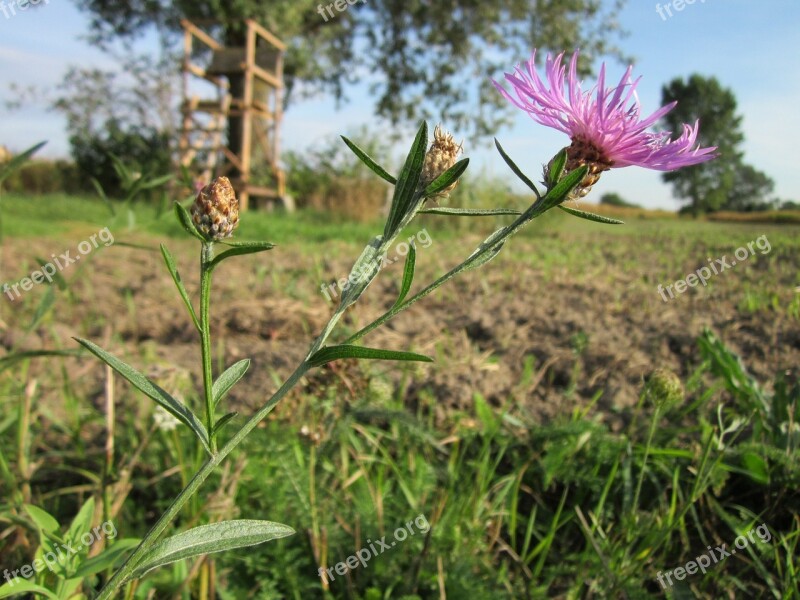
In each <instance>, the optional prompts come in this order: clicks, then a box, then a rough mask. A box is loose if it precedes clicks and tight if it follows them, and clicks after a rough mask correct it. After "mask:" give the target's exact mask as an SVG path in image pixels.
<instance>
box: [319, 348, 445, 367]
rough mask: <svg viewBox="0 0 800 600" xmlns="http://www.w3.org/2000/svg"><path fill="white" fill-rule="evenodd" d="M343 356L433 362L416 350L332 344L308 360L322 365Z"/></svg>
mask: <svg viewBox="0 0 800 600" xmlns="http://www.w3.org/2000/svg"><path fill="white" fill-rule="evenodd" d="M342 358H364V359H367V360H403V361H413V362H433V359H432V358H431V357H429V356H425V355H424V354H416V353H414V352H399V351H397V350H382V349H380V348H365V347H363V346H350V345H342V346H330V347H329V348H323V349H322V350H320V351H318V352H316V353H314V354H312V355H311V356H310V357H309V359H308V362H309V364H310V365H311V366H314V367H320V366H322V365H324V364H327V363H329V362H331V361H334V360H339V359H342Z"/></svg>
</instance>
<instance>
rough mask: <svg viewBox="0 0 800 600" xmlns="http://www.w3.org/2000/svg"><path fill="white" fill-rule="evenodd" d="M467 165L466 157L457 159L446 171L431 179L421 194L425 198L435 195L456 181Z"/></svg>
mask: <svg viewBox="0 0 800 600" xmlns="http://www.w3.org/2000/svg"><path fill="white" fill-rule="evenodd" d="M468 166H469V159H468V158H464V159H462V160H460V161H458V162H457V163H456V164H454V165H453V166H452V167H450V168H449V169H447V171H445V172H444V173H442V174H441V175H439V176H438V177H437V178H436V179H434V180H433V181H431V182H430V183H429V184H428V187H426V188H425V191H424V192H423V193H422V195H423V196H424V197H425V198H430V197H431V196H435V195H436V194H438V193H439V192H441V191H442V190H445V189H447V188H449V187H450V186H451V185H453V184H454V183H455V182H456V181H458V178H459V177H461V175H463V174H464V171H466V170H467V167H468Z"/></svg>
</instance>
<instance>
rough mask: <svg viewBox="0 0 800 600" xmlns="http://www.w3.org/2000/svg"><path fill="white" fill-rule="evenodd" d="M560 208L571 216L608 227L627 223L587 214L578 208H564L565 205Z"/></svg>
mask: <svg viewBox="0 0 800 600" xmlns="http://www.w3.org/2000/svg"><path fill="white" fill-rule="evenodd" d="M558 208H560V209H561V210H563V211H564V212H568V213H569V214H571V215H573V216H575V217H579V218H581V219H586V220H587V221H595V222H597V223H606V224H607V225H624V224H625V221H620V220H618V219H612V218H611V217H604V216H603V215H596V214H594V213H590V212H586V211H583V210H578V209H577V208H572V207H570V206H564V205H563V204H562V205H560V206H559V207H558Z"/></svg>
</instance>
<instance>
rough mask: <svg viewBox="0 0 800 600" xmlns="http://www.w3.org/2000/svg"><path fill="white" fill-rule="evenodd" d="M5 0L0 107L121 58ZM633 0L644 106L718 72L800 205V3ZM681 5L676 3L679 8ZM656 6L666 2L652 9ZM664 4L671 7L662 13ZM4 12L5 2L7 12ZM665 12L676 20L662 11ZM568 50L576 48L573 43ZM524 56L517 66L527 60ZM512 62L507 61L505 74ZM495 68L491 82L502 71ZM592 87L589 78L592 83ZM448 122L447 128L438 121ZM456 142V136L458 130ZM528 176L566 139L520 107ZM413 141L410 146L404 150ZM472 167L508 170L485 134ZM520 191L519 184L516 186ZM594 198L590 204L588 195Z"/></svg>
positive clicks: (35, 125) (631, 188)
mask: <svg viewBox="0 0 800 600" xmlns="http://www.w3.org/2000/svg"><path fill="white" fill-rule="evenodd" d="M19 1H20V0H0V107H4V106H5V102H6V101H8V100H10V99H12V98H11V93H10V90H9V85H10V84H11V83H15V84H17V85H18V86H20V87H21V88H25V87H27V86H30V85H35V86H37V87H40V88H51V89H52V88H55V86H57V85H58V83H59V82H60V81H61V79H62V77H63V75H64V73H65V72H66V70H67V68H68V66H69V65H75V64H79V65H81V66H83V67H90V66H91V67H97V68H103V69H112V68H114V67H115V66H116V65H115V63H114V62H113V61H112V60H111V59H109V58H108V57H107V56H105V55H104V54H102V53H101V52H100V51H98V50H96V49H94V48H93V47H91V46H90V45H89V44H87V43H86V42H85V41H83V40H82V36H83V35H85V34H86V33H87V30H88V19H87V17H86V15H85V14H82V13H80V12H79V11H78V10H77V9H76V8H75V6H74V4H73V3H72V2H70V1H69V0H39V2H38V5H37V6H35V7H29V8H28V9H27V10H25V11H21V10H19V8H18V6H17V5H14V8H13V9H12V2H19ZM688 2H689V0H683V3H681V0H668V1H667V2H663V1H662V2H660V3H656V2H653V1H651V0H628V3H627V6H626V7H625V9H624V10H623V13H622V15H621V18H620V23H621V25H622V28H623V29H625V30H627V31H628V33H629V35H628V36H627V37H625V38H624V39H622V40H621V41H619V45H620V46H621V48H622V50H623V52H624V53H626V54H627V55H629V56H631V57H633V58H634V61H635V62H634V65H635V68H634V76H639V75H641V76H642V81H641V82H640V84H639V88H638V92H639V98H640V100H641V103H642V107H643V113H645V114H649V113H651V112H653V111H655V110H656V109H657V108H659V101H660V96H661V86H662V85H664V84H665V83H667V82H669V81H671V80H672V79H674V78H676V77H683V78H685V77H687V76H689V75H690V74H692V73H699V74H701V75H705V76H711V75H713V76H716V77H717V78H718V79H719V80H720V82H721V83H722V85H723V86H724V87H727V88H730V89H731V90H732V91H733V93H734V94H735V96H736V98H737V101H738V104H739V113H740V114H741V115H743V117H744V119H743V123H742V128H743V131H744V134H745V144H744V147H743V148H744V151H745V160H746V161H747V162H748V163H750V164H752V165H753V166H755V167H756V168H757V169H759V170H762V171H764V172H765V173H767V174H768V175H769V176H770V177H772V178H773V179H774V180H775V195H776V196H778V197H779V198H782V199H794V200H800V193H798V191H797V190H798V189H800V168H798V167H797V164H796V163H795V160H797V158H798V152H797V150H796V148H797V147H798V143H797V140H798V139H800V61H798V58H800V35H798V33H797V32H798V29H800V1H798V0H695V1H694V2H693V3H691V4H689V3H688ZM681 4H682V6H683V9H682V10H680V11H678V10H676V8H675V7H676V5H677V6H680V5H681ZM657 5H658V6H661V7H662V8H664V10H662V11H661V14H659V11H658V10H657ZM666 6H669V7H670V9H671V10H669V11H667V10H666ZM4 7H5V8H4ZM670 13H671V15H672V16H669V14H670ZM568 50H571V49H568ZM527 58H528V57H527V56H520V57H519V58H518V60H517V61H514V62H518V61H523V60H526V59H527ZM513 66H514V64H513V63H511V64H509V65H508V68H507V69H506V71H511V70H512V68H513ZM625 66H626V65H623V64H620V63H619V62H617V61H615V60H613V59H612V60H611V61H609V65H608V67H607V68H608V78H607V80H608V81H618V79H619V77H621V75H622V73H623V72H624V70H625ZM502 75H503V74H502V73H497V74H496V78H498V79H499V78H502ZM586 83H587V87H588V84H591V81H589V80H587V82H586ZM347 93H348V96H349V98H350V101H349V102H347V103H346V104H344V105H343V106H342V107H341V108H339V109H337V108H336V107H335V103H334V101H333V99H331V98H326V97H320V98H316V99H313V100H308V101H304V102H302V103H297V104H293V105H292V106H290V108H289V110H288V112H287V113H286V118H285V121H284V126H283V130H282V145H283V147H284V148H288V149H292V150H303V149H304V148H307V147H309V146H310V145H312V144H315V143H318V142H319V140H320V139H322V138H326V137H331V136H335V135H338V134H342V133H344V134H347V133H351V132H354V131H357V130H358V129H359V128H360V126H361V125H365V124H366V125H369V126H370V127H373V126H374V124H375V123H376V119H374V118H373V117H372V116H371V115H372V109H373V104H372V101H371V99H370V97H369V96H368V93H367V91H366V86H365V85H361V86H355V87H352V88H349V89H348V90H347ZM2 110H3V112H4V113H5V114H3V115H2V118H1V119H0V145H5V146H7V147H8V148H10V149H11V150H12V151H20V150H23V149H25V148H27V147H29V146H31V145H33V144H34V143H36V142H38V141H41V140H48V145H47V146H46V147H45V149H44V151H43V152H42V155H43V156H47V157H66V156H68V154H69V145H68V142H67V136H66V132H65V120H64V118H63V117H62V116H61V115H59V114H57V113H53V112H51V111H48V110H47V109H46V107H44V106H42V105H40V104H37V103H36V102H31V103H30V104H26V105H23V106H22V107H21V108H20V109H19V110H14V111H8V110H6V109H5V108H2ZM445 125H446V123H445ZM454 134H455V135H456V137H457V138H459V132H458V131H454ZM496 136H497V138H498V139H499V140H500V142H501V143H502V144H503V146H504V148H505V149H506V151H507V152H508V153H509V154H510V155H511V157H512V158H514V159H515V160H516V161H517V163H518V164H519V165H520V166H521V167H522V168H523V170H524V171H526V172H527V173H529V174H530V175H531V176H532V177H535V178H538V176H539V174H540V171H541V164H542V163H545V162H547V161H548V160H549V159H550V157H552V156H553V155H554V154H555V153H556V152H557V151H558V150H559V149H560V148H562V147H563V146H565V145H566V141H567V140H566V139H565V137H564V135H563V134H561V133H559V132H555V131H551V130H549V129H547V128H545V127H542V126H540V125H538V124H536V123H534V122H533V121H532V120H531V119H530V117H528V116H527V115H526V114H524V113H522V112H521V111H520V112H518V114H517V118H516V120H515V122H514V124H513V125H512V126H511V127H507V128H504V129H502V130H500V131H498V132H497V133H496ZM410 142H411V138H410V137H409V140H408V144H409V145H410ZM466 155H467V156H469V157H470V159H471V161H472V167H471V168H477V169H478V170H480V171H483V172H485V173H487V174H489V175H492V176H497V177H505V176H506V174H508V176H509V178H510V179H509V181H511V180H513V177H514V176H513V175H511V174H510V172H508V170H507V167H506V166H505V164H504V163H503V162H502V159H501V158H500V157H499V155H498V154H497V152H496V150H494V148H493V147H492V146H491V142H490V141H486V142H485V143H483V144H481V145H479V146H477V147H467V148H466ZM513 187H514V188H515V189H520V188H519V186H518V184H517V182H516V181H515V182H514V184H513ZM606 192H617V193H619V194H621V195H622V196H623V197H624V198H626V199H628V200H630V201H633V202H636V203H638V204H641V205H643V206H647V207H653V208H655V207H658V208H666V209H677V208H679V207H680V205H681V204H680V202H679V201H678V200H677V199H675V198H673V196H672V193H671V188H670V187H669V186H667V185H665V184H663V183H662V182H661V177H660V174H659V173H657V172H654V171H647V170H644V169H640V168H636V167H629V168H625V169H618V170H614V171H612V172H610V173H606V174H604V176H603V178H602V179H601V181H600V183H599V184H598V185H597V186H596V187H595V192H594V193H593V196H595V197H599V195H598V194H602V193H606ZM590 199H591V198H589V199H587V200H590Z"/></svg>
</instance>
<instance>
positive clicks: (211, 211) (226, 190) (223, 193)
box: [192, 177, 239, 240]
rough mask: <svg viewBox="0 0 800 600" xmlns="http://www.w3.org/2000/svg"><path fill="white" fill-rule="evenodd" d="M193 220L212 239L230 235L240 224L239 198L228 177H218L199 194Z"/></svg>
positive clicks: (193, 210) (193, 211)
mask: <svg viewBox="0 0 800 600" xmlns="http://www.w3.org/2000/svg"><path fill="white" fill-rule="evenodd" d="M192 221H194V224H195V225H196V226H197V229H199V230H200V232H201V233H203V234H204V235H206V236H208V237H209V238H211V239H212V240H221V239H224V238H227V237H230V236H231V235H232V234H233V230H234V229H236V227H237V226H238V225H239V200H238V199H237V198H236V192H235V191H234V190H233V186H232V185H231V182H230V180H229V179H228V178H227V177H217V178H216V179H215V180H214V181H212V182H211V183H209V184H208V185H207V186H205V187H204V188H203V189H201V190H200V192H199V193H198V194H197V198H196V199H195V201H194V204H192Z"/></svg>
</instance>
